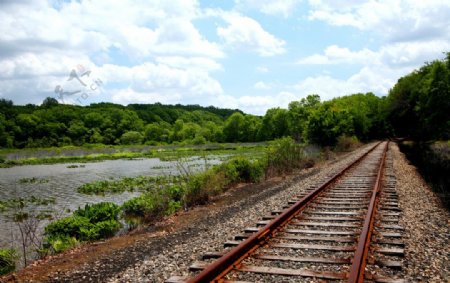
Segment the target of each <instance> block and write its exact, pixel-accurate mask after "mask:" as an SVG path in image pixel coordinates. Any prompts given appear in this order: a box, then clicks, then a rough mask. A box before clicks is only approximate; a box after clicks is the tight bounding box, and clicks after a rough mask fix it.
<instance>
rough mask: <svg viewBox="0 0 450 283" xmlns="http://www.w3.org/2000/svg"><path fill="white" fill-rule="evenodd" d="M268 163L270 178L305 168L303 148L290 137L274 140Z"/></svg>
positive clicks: (270, 148) (271, 144)
mask: <svg viewBox="0 0 450 283" xmlns="http://www.w3.org/2000/svg"><path fill="white" fill-rule="evenodd" d="M267 162H268V164H267V175H269V176H271V175H278V174H284V173H290V172H292V170H293V169H299V168H303V167H304V166H305V163H306V160H305V155H304V150H303V146H302V145H300V144H298V143H296V142H295V141H294V140H293V139H292V138H290V137H287V138H281V139H277V140H274V141H273V142H271V143H270V147H269V150H268V156H267Z"/></svg>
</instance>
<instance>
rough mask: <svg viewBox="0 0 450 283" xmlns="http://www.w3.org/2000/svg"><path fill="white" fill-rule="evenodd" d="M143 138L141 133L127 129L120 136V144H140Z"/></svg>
mask: <svg viewBox="0 0 450 283" xmlns="http://www.w3.org/2000/svg"><path fill="white" fill-rule="evenodd" d="M143 139H144V137H143V136H142V134H141V133H139V132H136V131H129V132H126V133H124V134H123V135H122V136H121V137H120V143H121V144H126V145H128V144H141V143H142V140H143Z"/></svg>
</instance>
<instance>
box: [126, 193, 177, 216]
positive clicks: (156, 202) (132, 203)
mask: <svg viewBox="0 0 450 283" xmlns="http://www.w3.org/2000/svg"><path fill="white" fill-rule="evenodd" d="M169 202H170V198H169V196H168V194H167V193H163V192H162V191H161V190H155V191H154V192H148V193H144V194H142V195H140V196H138V197H135V198H132V199H130V200H129V201H126V202H125V203H124V204H123V205H122V210H123V212H124V214H125V216H138V217H143V218H144V219H145V220H146V221H150V220H154V219H158V218H160V217H162V216H164V215H166V214H167V213H166V211H167V208H168V206H169Z"/></svg>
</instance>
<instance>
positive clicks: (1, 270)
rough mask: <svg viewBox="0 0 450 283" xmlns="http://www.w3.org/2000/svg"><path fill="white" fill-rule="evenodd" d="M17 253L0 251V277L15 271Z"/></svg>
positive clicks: (11, 250)
mask: <svg viewBox="0 0 450 283" xmlns="http://www.w3.org/2000/svg"><path fill="white" fill-rule="evenodd" d="M16 258H17V253H16V251H15V250H14V249H0V275H3V274H7V273H9V272H12V271H14V270H15V269H16Z"/></svg>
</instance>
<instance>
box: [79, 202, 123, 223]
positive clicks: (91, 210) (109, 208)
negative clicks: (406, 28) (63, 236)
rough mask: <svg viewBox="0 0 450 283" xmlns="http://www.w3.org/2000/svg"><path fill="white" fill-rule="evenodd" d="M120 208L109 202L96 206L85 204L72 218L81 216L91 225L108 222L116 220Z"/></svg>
mask: <svg viewBox="0 0 450 283" xmlns="http://www.w3.org/2000/svg"><path fill="white" fill-rule="evenodd" d="M119 212H120V206H118V205H117V204H114V203H111V202H100V203H96V204H92V205H90V204H86V205H85V206H84V208H83V209H81V208H78V209H77V210H75V211H74V213H73V215H74V216H81V217H85V218H87V219H89V221H90V222H91V223H94V224H95V223H98V222H102V221H108V220H117V219H118V216H119Z"/></svg>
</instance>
